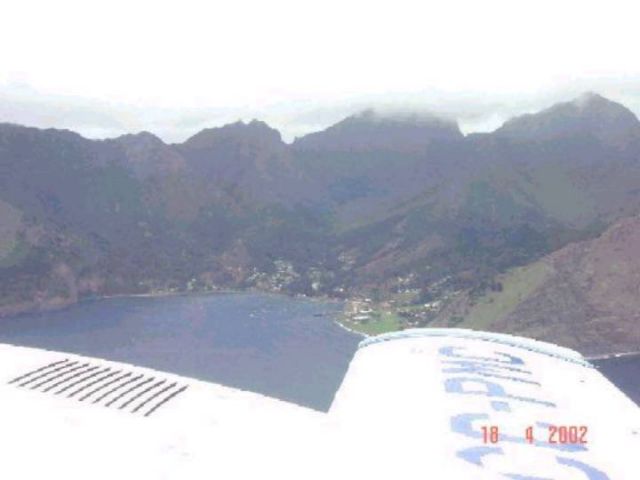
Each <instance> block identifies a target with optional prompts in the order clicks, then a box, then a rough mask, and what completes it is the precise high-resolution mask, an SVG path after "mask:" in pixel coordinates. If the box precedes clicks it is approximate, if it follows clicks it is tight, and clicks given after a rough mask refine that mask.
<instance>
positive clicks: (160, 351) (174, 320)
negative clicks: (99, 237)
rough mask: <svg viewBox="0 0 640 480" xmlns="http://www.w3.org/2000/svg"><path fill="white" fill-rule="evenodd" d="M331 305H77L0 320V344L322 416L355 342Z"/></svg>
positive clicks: (252, 297) (254, 298) (127, 301)
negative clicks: (135, 370)
mask: <svg viewBox="0 0 640 480" xmlns="http://www.w3.org/2000/svg"><path fill="white" fill-rule="evenodd" d="M341 308H342V306H341V305H340V304H337V303H328V302H327V303H323V302H319V301H310V300H304V299H302V300H300V299H293V298H289V297H285V296H278V295H267V294H245V293H224V294H214V295H206V296H204V295H203V296H174V297H163V298H142V297H121V298H110V299H103V300H95V301H86V302H82V303H80V304H78V305H74V306H72V307H70V308H67V309H65V310H60V311H55V312H47V313H38V314H28V315H20V316H17V317H12V318H5V319H1V320H0V343H11V344H15V345H22V346H31V347H39V348H46V349H49V350H59V351H64V352H72V353H77V354H82V355H87V356H92V357H97V358H104V359H108V360H114V361H120V362H127V363H131V364H134V365H139V366H143V367H149V368H154V369H158V370H162V371H167V372H172V373H177V374H180V375H185V376H189V377H193V378H198V379H201V380H208V381H212V382H216V383H220V384H223V385H227V386H231V387H236V388H241V389H244V390H250V391H254V392H258V393H262V394H265V395H269V396H272V397H276V398H280V399H283V400H288V401H292V402H295V403H298V404H300V405H304V406H308V407H311V408H315V409H318V410H323V411H326V410H328V408H329V406H330V404H331V402H332V400H333V396H334V394H335V392H336V390H337V389H338V387H339V386H340V384H341V383H342V379H343V377H344V374H345V373H346V370H347V367H348V365H349V362H350V361H351V358H352V357H353V354H354V352H355V350H356V347H357V344H358V342H359V341H360V340H361V339H362V337H360V336H358V335H355V334H351V333H349V332H347V331H345V330H344V329H342V328H341V327H339V326H338V325H337V324H336V323H335V322H334V318H335V316H336V314H337V313H338V312H339V311H341Z"/></svg>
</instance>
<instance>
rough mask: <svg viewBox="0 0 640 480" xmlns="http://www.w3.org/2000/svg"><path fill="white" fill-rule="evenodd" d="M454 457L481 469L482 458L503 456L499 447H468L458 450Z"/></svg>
mask: <svg viewBox="0 0 640 480" xmlns="http://www.w3.org/2000/svg"><path fill="white" fill-rule="evenodd" d="M456 455H457V456H458V457H460V458H461V459H463V460H465V461H467V462H469V463H473V464H474V465H477V466H479V467H483V466H484V465H482V459H483V457H485V456H487V455H504V452H503V451H502V448H500V447H469V448H465V449H463V450H458V451H457V452H456Z"/></svg>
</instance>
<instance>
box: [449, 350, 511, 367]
mask: <svg viewBox="0 0 640 480" xmlns="http://www.w3.org/2000/svg"><path fill="white" fill-rule="evenodd" d="M456 350H466V348H465V347H441V348H440V350H439V353H440V355H444V356H445V357H450V358H462V359H465V360H479V361H481V362H497V363H505V364H508V365H524V360H522V359H521V358H520V357H516V356H514V355H511V354H509V353H505V352H493V353H494V354H495V355H497V356H498V357H502V359H500V358H491V357H478V356H473V355H462V354H460V353H456Z"/></svg>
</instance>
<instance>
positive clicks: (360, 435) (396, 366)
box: [0, 329, 640, 480]
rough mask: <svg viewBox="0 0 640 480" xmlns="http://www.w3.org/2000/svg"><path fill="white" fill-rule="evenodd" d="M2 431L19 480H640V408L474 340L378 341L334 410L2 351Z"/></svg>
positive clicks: (5, 460) (581, 376) (544, 352)
mask: <svg viewBox="0 0 640 480" xmlns="http://www.w3.org/2000/svg"><path fill="white" fill-rule="evenodd" d="M318 368H322V366H321V365H319V366H318ZM0 428H1V431H2V434H1V435H0V475H2V478H11V479H12V480H13V479H48V478H54V479H57V478H65V479H76V478H77V479H80V478H82V479H85V478H92V479H96V478H98V479H102V478H104V479H111V480H113V479H122V478H125V479H129V478H131V479H158V478H161V479H164V478H167V479H169V478H178V479H184V480H188V479H201V478H202V479H205V478H206V479H214V478H224V479H236V478H237V479H249V478H251V479H253V478H267V479H270V478H278V479H289V478H291V479H293V478H296V479H300V478H305V479H308V478H323V479H339V478H352V479H360V478H374V479H375V478H391V479H395V478H398V479H400V478H401V479H428V480H429V479H454V480H457V479H460V480H483V479H511V480H605V479H609V480H637V479H639V478H640V409H639V408H638V407H637V406H636V405H635V404H634V403H633V402H632V401H631V400H630V399H628V398H627V397H626V396H625V395H624V394H622V393H621V392H620V391H618V390H617V389H616V387H615V386H614V385H613V384H611V383H610V382H609V381H608V380H607V379H606V378H604V377H603V376H602V375H601V374H600V373H599V372H598V371H597V370H595V369H594V368H593V367H592V366H591V365H590V364H589V363H588V362H586V361H585V360H584V359H583V358H582V357H581V356H580V355H579V354H578V353H577V352H573V351H571V350H567V349H564V348H561V347H557V346H554V345H551V344H547V343H542V342H536V341H532V340H527V339H523V338H518V337H513V336H508V335H499V334H493V333H482V332H473V331H469V330H455V329H445V330H439V329H425V330H406V331H403V332H399V333H394V334H387V335H382V336H378V337H371V338H368V339H366V340H365V341H363V342H362V344H361V346H360V348H359V350H358V352H357V353H356V355H355V357H354V359H353V361H352V362H351V365H350V367H349V370H348V372H347V374H346V376H345V379H344V381H343V384H342V386H341V387H340V389H339V390H338V392H337V393H336V397H335V399H334V402H333V404H332V406H331V408H330V410H329V412H317V411H314V410H311V409H308V408H304V407H300V406H297V405H293V404H291V403H288V402H283V401H279V400H276V399H272V398H268V397H265V396H263V395H258V394H255V393H249V392H244V391H239V390H236V389H232V388H228V387H224V386H221V385H216V384H211V383H207V382H201V381H198V380H194V379H190V378H184V377H180V376H176V375H172V374H167V373H163V372H157V371H154V370H150V369H144V368H138V367H135V366H131V365H125V364H121V363H116V362H110V361H106V360H100V359H94V358H86V357H82V356H78V355H72V354H65V353H59V352H49V351H44V350H37V349H30V348H24V347H16V346H10V345H0Z"/></svg>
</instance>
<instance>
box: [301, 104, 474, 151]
mask: <svg viewBox="0 0 640 480" xmlns="http://www.w3.org/2000/svg"><path fill="white" fill-rule="evenodd" d="M462 137H463V136H462V133H461V132H460V129H459V127H458V125H457V123H455V122H453V121H450V120H446V119H443V118H439V117H436V116H434V115H430V114H418V113H396V114H384V113H379V112H377V111H375V110H373V109H368V110H363V111H361V112H359V113H357V114H354V115H351V116H349V117H347V118H345V119H344V120H342V121H340V122H338V123H336V124H334V125H332V126H330V127H329V128H327V129H326V130H323V131H320V132H315V133H311V134H309V135H306V136H304V137H300V138H297V139H296V141H295V142H294V146H295V147H296V148H297V149H299V150H310V151H354V152H362V151H370V150H380V149H381V150H393V151H399V152H420V151H423V150H424V149H425V148H426V147H427V146H428V145H430V144H432V143H433V142H435V141H455V140H459V139H461V138H462Z"/></svg>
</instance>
